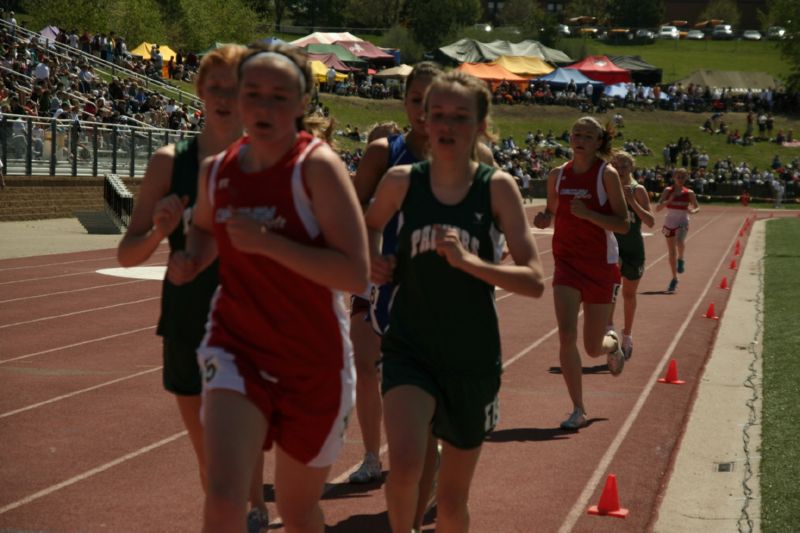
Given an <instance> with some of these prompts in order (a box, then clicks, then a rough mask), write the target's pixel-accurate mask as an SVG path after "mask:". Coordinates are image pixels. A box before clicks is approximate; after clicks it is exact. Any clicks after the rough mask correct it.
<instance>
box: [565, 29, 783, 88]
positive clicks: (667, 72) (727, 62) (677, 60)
mask: <svg viewBox="0 0 800 533" xmlns="http://www.w3.org/2000/svg"><path fill="white" fill-rule="evenodd" d="M584 43H585V50H586V52H587V53H588V54H595V55H638V56H641V57H642V59H644V60H645V61H647V62H648V63H650V64H652V65H655V66H657V67H659V68H661V69H662V70H663V77H664V79H663V81H664V82H665V83H667V82H671V81H676V80H680V79H683V78H685V77H687V76H689V75H690V74H691V73H692V72H694V71H695V70H700V69H714V70H743V71H757V72H766V73H767V74H771V75H773V76H775V77H779V78H780V77H782V76H786V75H787V74H789V72H790V70H791V66H790V65H789V63H787V62H786V61H785V60H784V59H783V58H782V57H781V54H780V51H779V50H778V48H777V47H776V44H775V42H773V41H712V40H703V41H688V40H679V41H670V40H657V41H656V42H655V43H653V44H648V45H613V44H608V43H604V42H602V41H596V40H593V39H585V40H580V39H565V40H562V41H561V42H560V43H559V45H561V46H564V47H567V48H568V49H571V50H574V51H575V52H579V51H582V45H583V44H584ZM575 52H573V53H575Z"/></svg>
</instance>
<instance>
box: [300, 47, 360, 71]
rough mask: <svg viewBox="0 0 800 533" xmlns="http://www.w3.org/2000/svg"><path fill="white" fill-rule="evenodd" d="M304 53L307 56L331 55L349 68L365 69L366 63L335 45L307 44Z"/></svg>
mask: <svg viewBox="0 0 800 533" xmlns="http://www.w3.org/2000/svg"><path fill="white" fill-rule="evenodd" d="M306 51H307V52H308V53H309V54H333V55H335V56H336V57H337V58H339V61H341V62H342V63H344V64H346V65H350V66H351V67H356V68H359V69H366V68H367V62H366V61H364V60H363V59H360V58H358V57H356V56H354V55H353V54H351V53H350V51H348V50H347V49H346V48H344V47H343V46H339V45H336V44H309V45H308V46H306Z"/></svg>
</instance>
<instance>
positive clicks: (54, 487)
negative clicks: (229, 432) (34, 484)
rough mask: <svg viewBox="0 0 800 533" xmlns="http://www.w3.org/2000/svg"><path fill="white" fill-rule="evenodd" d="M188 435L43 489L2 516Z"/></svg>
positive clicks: (176, 436) (3, 510) (7, 507)
mask: <svg viewBox="0 0 800 533" xmlns="http://www.w3.org/2000/svg"><path fill="white" fill-rule="evenodd" d="M186 434H187V432H186V431H180V432H178V433H175V434H174V435H171V436H169V437H167V438H165V439H162V440H160V441H158V442H154V443H153V444H150V445H148V446H145V447H143V448H139V449H138V450H136V451H133V452H131V453H128V454H125V455H123V456H122V457H118V458H117V459H114V460H113V461H110V462H108V463H106V464H104V465H100V466H98V467H96V468H92V469H91V470H87V471H86V472H83V473H81V474H78V475H77V476H74V477H71V478H69V479H67V480H65V481H62V482H61V483H56V484H55V485H50V486H49V487H47V488H46V489H42V490H40V491H39V492H35V493H33V494H31V495H29V496H26V497H24V498H22V499H21V500H17V501H15V502H12V503H9V504H8V505H5V506H3V507H0V515H1V514H3V513H7V512H9V511H13V510H14V509H16V508H17V507H22V506H23V505H27V504H29V503H31V502H34V501H36V500H39V499H41V498H44V497H45V496H49V495H50V494H53V493H54V492H56V491H59V490H61V489H63V488H65V487H69V486H70V485H74V484H75V483H78V482H81V481H83V480H85V479H88V478H90V477H92V476H94V475H97V474H100V473H101V472H105V471H106V470H108V469H110V468H114V467H115V466H117V465H120V464H122V463H124V462H126V461H130V460H131V459H135V458H136V457H138V456H140V455H143V454H145V453H148V452H150V451H153V450H155V449H156V448H160V447H161V446H164V445H166V444H169V443H170V442H172V441H175V440H177V439H179V438H181V437H184V436H186Z"/></svg>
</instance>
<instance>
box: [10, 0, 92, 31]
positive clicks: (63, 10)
mask: <svg viewBox="0 0 800 533" xmlns="http://www.w3.org/2000/svg"><path fill="white" fill-rule="evenodd" d="M106 3H107V2H106V1H94V0H26V2H25V3H24V4H23V7H24V9H25V11H26V12H27V13H29V15H30V22H29V23H28V25H29V26H30V27H32V28H44V27H45V26H48V25H53V26H58V27H59V28H63V29H65V30H68V31H70V30H73V29H74V30H78V31H79V32H80V31H83V30H89V31H100V28H103V29H105V22H106V20H105V12H104V11H105V10H104V9H103V8H104V7H106Z"/></svg>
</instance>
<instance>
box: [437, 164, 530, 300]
mask: <svg viewBox="0 0 800 533" xmlns="http://www.w3.org/2000/svg"><path fill="white" fill-rule="evenodd" d="M491 194H492V211H493V214H494V217H495V220H497V221H498V222H499V223H500V226H501V227H502V228H503V231H504V233H505V235H506V239H507V243H508V249H509V251H510V252H511V257H512V259H513V260H514V262H513V263H501V264H496V263H493V262H488V261H485V260H484V259H481V258H480V257H479V256H477V255H475V254H473V253H470V252H468V251H467V250H466V249H464V247H463V246H462V244H461V239H460V238H459V235H458V232H457V231H456V230H452V229H450V230H437V232H436V233H437V235H436V251H437V252H438V253H439V254H440V255H442V256H444V257H445V258H446V259H447V261H448V263H450V265H452V266H453V267H455V268H458V269H460V270H463V271H464V272H466V273H467V274H470V275H472V276H475V277H476V278H478V279H480V280H483V281H485V282H486V283H489V284H492V285H496V286H498V287H502V288H503V289H506V290H508V291H511V292H515V293H518V294H522V295H524V296H532V297H534V298H538V297H540V296H541V295H542V293H543V292H544V282H543V281H542V278H543V274H542V264H541V261H540V260H539V253H538V250H537V249H536V243H535V242H534V240H533V237H532V236H531V232H530V229H529V226H528V219H527V217H526V216H525V211H524V209H523V207H522V197H521V196H520V194H519V189H518V187H517V186H516V183H515V182H514V179H513V178H512V177H511V176H510V175H508V174H506V173H505V172H502V171H498V172H496V173H495V174H494V176H493V177H492V182H491Z"/></svg>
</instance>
